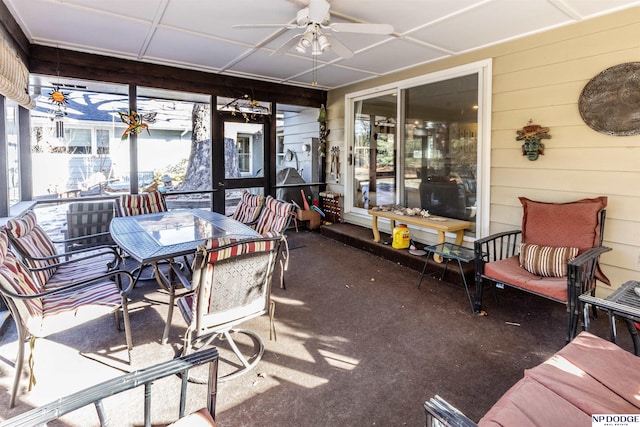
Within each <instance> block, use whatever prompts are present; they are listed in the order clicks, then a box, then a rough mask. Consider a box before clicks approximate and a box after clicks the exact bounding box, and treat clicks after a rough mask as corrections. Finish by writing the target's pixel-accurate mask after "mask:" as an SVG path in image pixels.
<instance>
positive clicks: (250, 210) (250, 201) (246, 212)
mask: <svg viewBox="0 0 640 427" xmlns="http://www.w3.org/2000/svg"><path fill="white" fill-rule="evenodd" d="M263 204H264V196H263V195H262V194H251V193H249V192H248V191H246V190H245V191H243V192H242V196H241V197H240V203H238V207H236V210H235V212H234V213H233V215H231V218H233V219H235V220H236V221H240V222H242V223H244V224H249V223H252V222H253V221H255V220H256V219H257V218H258V215H259V214H260V209H261V208H262V205H263Z"/></svg>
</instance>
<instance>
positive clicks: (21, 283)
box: [0, 232, 44, 316]
mask: <svg viewBox="0 0 640 427" xmlns="http://www.w3.org/2000/svg"><path fill="white" fill-rule="evenodd" d="M8 246H9V242H8V239H7V235H6V234H5V233H3V232H0V281H1V282H2V286H3V287H6V288H7V289H9V290H12V291H13V292H15V293H17V294H21V295H34V294H37V293H40V291H41V287H40V285H39V284H38V283H37V282H36V281H35V280H33V277H32V275H31V272H30V271H29V270H28V269H27V268H26V267H25V266H24V265H23V264H22V263H21V262H20V261H19V260H18V259H17V258H16V256H15V255H14V254H13V253H12V252H11V251H10V250H9V249H8ZM16 304H17V305H19V306H20V307H19V308H22V307H26V309H27V310H28V311H29V313H30V315H31V316H41V315H42V313H43V310H44V309H43V306H42V301H41V300H40V299H32V300H16Z"/></svg>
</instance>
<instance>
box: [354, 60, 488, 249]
mask: <svg viewBox="0 0 640 427" xmlns="http://www.w3.org/2000/svg"><path fill="white" fill-rule="evenodd" d="M489 66H490V62H489V61H485V62H479V63H475V64H470V65H468V66H464V67H459V68H456V69H452V70H448V71H445V72H439V73H435V74H433V75H428V76H424V77H421V78H417V79H411V80H407V81H402V82H398V83H396V84H393V85H389V86H387V87H384V88H380V89H379V90H376V91H371V90H369V91H367V92H366V93H362V94H352V95H349V96H347V114H348V117H350V120H348V121H347V123H348V124H347V132H348V133H347V135H349V137H350V141H349V142H350V145H349V150H350V154H352V158H353V162H352V165H351V166H350V170H349V176H350V177H352V179H349V180H347V186H348V187H347V191H346V194H347V198H346V210H347V212H352V213H354V214H358V213H360V212H364V210H365V209H371V208H373V207H376V206H382V205H401V206H404V207H409V208H420V209H422V210H427V211H428V212H429V214H431V215H435V216H445V217H449V218H457V219H462V220H467V221H470V222H472V224H473V226H472V228H471V229H470V230H469V231H468V232H467V236H469V237H475V235H476V226H478V225H481V226H483V227H484V223H483V222H482V220H483V218H488V212H486V209H487V208H488V203H487V202H484V199H483V198H482V197H483V195H485V194H487V190H485V192H483V191H482V188H481V186H480V185H479V184H480V183H481V182H483V180H482V178H483V176H485V175H486V174H487V173H488V172H487V171H488V167H489V165H488V161H487V160H485V159H486V158H488V157H485V155H484V152H485V150H488V137H484V135H483V130H488V129H490V125H489V123H488V122H489V117H488V115H484V111H490V108H488V106H487V105H483V103H488V98H489V97H488V96H486V95H485V94H486V93H489V91H490V87H489V86H490V81H489V79H488V78H487V77H486V76H489V75H490V73H489V72H488V71H487V69H488V67H489ZM483 143H484V144H483ZM349 187H350V188H349ZM485 197H486V196H485ZM483 202H484V203H483ZM481 207H483V208H484V211H485V212H484V213H483V214H484V215H481V213H482V212H481V211H482V210H483V209H481Z"/></svg>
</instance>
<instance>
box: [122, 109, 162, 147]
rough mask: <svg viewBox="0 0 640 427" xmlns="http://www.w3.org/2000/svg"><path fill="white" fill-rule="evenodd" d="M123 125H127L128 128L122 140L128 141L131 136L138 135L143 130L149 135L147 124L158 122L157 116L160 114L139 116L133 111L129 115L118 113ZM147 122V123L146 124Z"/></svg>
mask: <svg viewBox="0 0 640 427" xmlns="http://www.w3.org/2000/svg"><path fill="white" fill-rule="evenodd" d="M118 114H119V115H120V120H122V123H124V124H126V125H127V128H126V129H125V131H124V132H123V134H122V138H121V139H122V140H123V141H124V140H125V139H127V137H128V136H129V135H138V134H139V133H140V132H142V131H143V130H146V131H147V133H148V134H149V135H151V133H149V125H148V124H147V123H153V122H155V121H156V115H157V114H158V113H147V114H138V113H137V112H135V111H133V110H131V111H130V112H129V113H118ZM145 121H146V122H147V123H145Z"/></svg>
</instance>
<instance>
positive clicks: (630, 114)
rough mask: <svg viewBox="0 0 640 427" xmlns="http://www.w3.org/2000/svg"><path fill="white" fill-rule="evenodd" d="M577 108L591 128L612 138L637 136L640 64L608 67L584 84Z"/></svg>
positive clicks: (639, 107) (638, 127) (638, 126)
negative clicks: (613, 136) (612, 136)
mask: <svg viewBox="0 0 640 427" xmlns="http://www.w3.org/2000/svg"><path fill="white" fill-rule="evenodd" d="M578 108H579V110H580V116H582V120H584V122H585V123H586V124H587V125H588V126H589V127H590V128H592V129H594V130H596V131H598V132H602V133H605V134H607V135H615V136H629V135H638V134H640V62H627V63H625V64H620V65H615V66H613V67H611V68H607V69H606V70H604V71H603V72H601V73H600V74H598V75H597V76H595V77H594V78H592V79H591V80H590V81H589V83H587V84H586V86H585V87H584V89H582V93H581V94H580V99H579V101H578Z"/></svg>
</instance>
